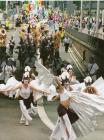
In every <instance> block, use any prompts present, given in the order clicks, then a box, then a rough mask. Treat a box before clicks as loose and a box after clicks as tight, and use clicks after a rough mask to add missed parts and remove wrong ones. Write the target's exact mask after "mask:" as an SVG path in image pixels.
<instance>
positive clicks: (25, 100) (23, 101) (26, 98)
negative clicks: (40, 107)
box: [0, 74, 47, 126]
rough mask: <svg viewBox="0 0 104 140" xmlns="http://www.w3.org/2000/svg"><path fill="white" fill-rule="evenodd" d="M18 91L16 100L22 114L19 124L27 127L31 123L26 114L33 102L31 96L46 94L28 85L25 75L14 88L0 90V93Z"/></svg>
mask: <svg viewBox="0 0 104 140" xmlns="http://www.w3.org/2000/svg"><path fill="white" fill-rule="evenodd" d="M17 89H19V90H20V91H19V95H18V100H19V104H20V109H21V112H22V116H21V120H20V123H25V125H26V126H28V125H29V122H30V121H32V118H31V116H30V115H29V113H28V109H29V108H30V107H31V103H32V102H33V94H32V93H36V92H32V91H37V92H41V93H43V92H44V93H47V91H45V90H40V89H39V87H38V88H37V87H36V86H33V85H31V84H30V79H29V78H28V77H27V74H26V75H25V74H24V76H23V79H22V82H20V83H19V84H17V85H16V86H15V87H14V88H7V89H4V90H0V92H4V93H5V92H11V91H16V90H17Z"/></svg>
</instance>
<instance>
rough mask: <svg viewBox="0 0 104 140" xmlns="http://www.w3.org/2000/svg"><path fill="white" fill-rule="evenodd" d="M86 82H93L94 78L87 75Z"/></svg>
mask: <svg viewBox="0 0 104 140" xmlns="http://www.w3.org/2000/svg"><path fill="white" fill-rule="evenodd" d="M84 82H85V83H92V78H91V77H90V76H87V77H86V78H85V79H84Z"/></svg>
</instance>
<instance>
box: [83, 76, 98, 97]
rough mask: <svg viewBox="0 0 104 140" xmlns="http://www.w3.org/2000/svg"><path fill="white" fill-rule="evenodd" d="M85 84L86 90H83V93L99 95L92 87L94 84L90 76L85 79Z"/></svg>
mask: <svg viewBox="0 0 104 140" xmlns="http://www.w3.org/2000/svg"><path fill="white" fill-rule="evenodd" d="M84 82H85V88H83V90H82V92H85V93H89V94H96V95H99V93H98V91H97V89H96V87H94V86H92V85H91V84H92V78H91V77H90V76H87V77H86V78H85V79H84Z"/></svg>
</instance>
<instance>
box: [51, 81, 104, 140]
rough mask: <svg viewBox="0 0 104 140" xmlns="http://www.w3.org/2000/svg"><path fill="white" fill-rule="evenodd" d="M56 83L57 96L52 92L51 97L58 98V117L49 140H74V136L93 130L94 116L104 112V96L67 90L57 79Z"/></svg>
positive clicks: (94, 124) (94, 126) (95, 124)
mask: <svg viewBox="0 0 104 140" xmlns="http://www.w3.org/2000/svg"><path fill="white" fill-rule="evenodd" d="M57 84H58V86H57V87H56V91H57V93H58V96H55V94H53V98H52V96H51V98H52V99H53V100H56V99H60V104H59V107H58V115H59V117H58V120H57V123H56V126H55V128H54V130H53V132H52V134H51V137H50V140H54V139H56V140H61V139H63V140H75V139H76V136H84V135H87V134H88V133H90V132H92V131H94V130H95V128H96V126H97V123H96V116H98V115H103V113H104V97H103V96H98V95H96V94H89V93H85V92H80V91H68V90H66V89H65V88H64V87H63V86H62V85H61V84H62V83H61V82H60V81H59V80H58V81H57ZM53 91H54V92H55V90H53ZM56 95H57V94H56ZM69 107H70V109H69ZM71 109H72V111H71ZM73 110H74V111H73ZM68 117H69V118H68ZM76 120H77V121H76ZM73 122H74V123H73ZM71 124H72V125H71Z"/></svg>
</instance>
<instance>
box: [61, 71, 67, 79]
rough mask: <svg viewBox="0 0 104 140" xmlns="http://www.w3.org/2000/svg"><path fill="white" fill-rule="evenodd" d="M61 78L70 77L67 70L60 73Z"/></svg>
mask: <svg viewBox="0 0 104 140" xmlns="http://www.w3.org/2000/svg"><path fill="white" fill-rule="evenodd" d="M60 79H61V80H65V79H69V73H68V72H67V71H64V72H63V73H62V74H61V75H60Z"/></svg>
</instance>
